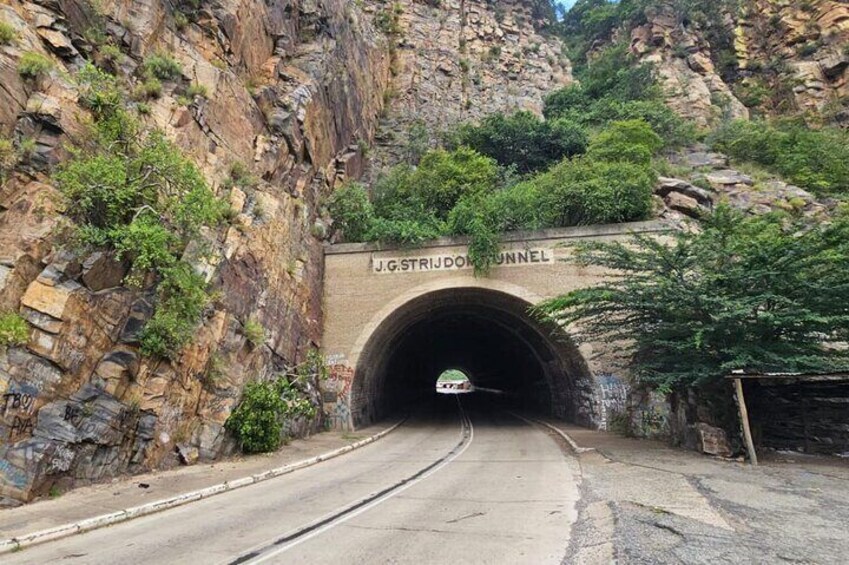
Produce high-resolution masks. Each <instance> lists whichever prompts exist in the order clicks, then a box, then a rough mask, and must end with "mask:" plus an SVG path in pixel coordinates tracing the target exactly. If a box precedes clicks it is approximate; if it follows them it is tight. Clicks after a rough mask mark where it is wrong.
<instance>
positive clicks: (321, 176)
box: [0, 0, 390, 502]
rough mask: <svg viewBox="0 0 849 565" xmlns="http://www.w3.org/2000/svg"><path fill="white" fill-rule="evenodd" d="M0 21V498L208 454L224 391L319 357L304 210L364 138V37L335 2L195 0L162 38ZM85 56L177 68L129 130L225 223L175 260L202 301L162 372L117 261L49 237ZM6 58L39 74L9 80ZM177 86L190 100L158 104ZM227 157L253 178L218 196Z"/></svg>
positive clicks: (159, 7)
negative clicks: (168, 143) (6, 320)
mask: <svg viewBox="0 0 849 565" xmlns="http://www.w3.org/2000/svg"><path fill="white" fill-rule="evenodd" d="M0 14H2V20H3V21H4V22H7V23H8V24H9V25H10V26H11V27H13V28H14V29H15V30H16V32H15V37H14V39H13V40H11V41H10V42H9V43H8V44H6V45H3V46H2V47H0V84H2V85H3V86H2V88H0V108H2V110H0V131H2V134H3V135H4V137H11V138H13V139H14V140H15V143H16V146H17V147H19V148H21V147H26V148H27V149H26V151H25V152H22V151H19V153H22V154H23V153H26V154H25V155H22V156H21V158H20V160H19V162H18V163H17V165H16V166H15V168H14V171H12V172H10V173H9V174H8V176H7V178H6V180H5V182H4V183H3V186H2V191H0V210H2V211H1V212H0V256H1V257H2V259H0V288H2V292H0V297H2V298H0V306H1V307H2V309H3V310H4V311H7V310H13V311H17V312H20V313H21V314H22V315H23V317H24V318H25V319H26V320H27V322H28V323H29V325H30V328H31V331H30V336H29V340H28V343H27V344H26V346H24V347H11V348H9V349H8V350H7V351H5V352H3V353H2V355H0V393H2V394H3V397H2V399H3V400H2V403H0V438H2V447H0V500H1V501H3V502H11V501H13V500H27V499H29V498H31V497H32V496H34V495H36V494H38V493H40V492H43V491H44V490H45V489H47V488H48V487H49V485H51V484H52V483H54V482H56V481H60V482H65V483H68V482H73V481H80V480H96V479H100V478H103V477H108V476H111V475H114V474H116V473H120V472H125V471H131V472H132V471H139V470H143V469H147V468H151V467H155V466H161V465H168V464H172V463H173V462H175V461H176V460H177V458H178V457H179V458H182V459H183V460H184V461H187V462H193V461H194V460H196V459H197V458H198V457H200V458H204V459H210V458H213V457H216V456H218V455H220V454H222V453H226V452H228V450H230V449H231V448H232V445H231V444H232V442H231V441H230V440H228V438H227V436H226V433H225V432H224V430H223V424H224V422H225V420H226V418H227V416H228V415H229V413H230V411H231V410H232V409H233V407H234V405H235V404H236V402H237V401H238V399H239V396H240V394H241V390H242V386H243V385H244V383H245V382H246V381H248V380H252V379H255V378H262V377H265V376H267V375H269V374H271V373H274V372H277V371H281V370H283V369H284V368H286V367H289V366H291V365H293V364H294V363H296V362H298V361H300V360H301V359H302V357H303V356H304V354H305V353H306V351H307V350H308V349H309V348H310V347H311V346H315V345H317V344H319V343H320V340H321V325H322V313H321V279H322V241H321V239H320V237H321V221H320V217H319V200H320V196H321V194H322V192H323V191H325V190H326V189H327V188H328V187H329V186H332V185H333V184H334V183H335V182H336V181H337V179H339V178H341V177H345V176H349V175H354V174H356V173H357V168H358V167H361V165H360V164H359V161H358V153H357V149H356V141H357V140H358V139H366V140H367V139H370V138H371V137H373V135H374V131H375V129H376V127H377V117H378V114H379V112H380V109H381V106H382V103H383V92H384V91H385V90H386V88H387V87H388V83H389V78H390V77H389V57H388V54H387V51H386V48H385V41H384V39H383V38H382V37H381V36H380V35H379V34H377V33H376V32H375V31H374V29H373V27H372V26H371V25H370V24H369V23H368V18H365V17H363V15H362V14H361V13H360V12H359V11H358V10H356V9H354V8H352V6H351V5H350V3H348V2H344V1H342V0H318V1H297V0H295V1H287V0H281V1H279V2H271V3H265V2H256V1H252V0H244V1H238V0H237V1H232V2H231V1H224V2H215V3H210V4H204V7H203V8H202V9H200V11H198V12H197V13H196V14H195V15H194V21H193V22H188V23H185V22H183V24H182V25H180V26H179V27H181V28H182V31H177V28H178V26H177V25H175V16H177V14H178V13H177V12H176V11H175V10H172V9H170V8H169V7H168V5H167V4H165V3H160V2H147V1H140V2H128V1H106V2H101V3H98V4H97V5H96V8H95V5H94V4H89V3H87V2H77V1H74V0H70V1H68V2H53V1H49V0H48V1H43V2H38V3H22V2H17V1H13V2H12V3H10V4H9V3H7V4H6V5H3V6H0ZM177 17H179V16H177ZM105 44H112V45H114V46H117V47H119V48H120V50H121V52H122V55H121V56H120V57H115V59H116V63H115V66H116V68H117V71H118V74H119V75H121V76H130V75H131V74H132V73H133V71H134V70H135V68H136V67H137V66H138V65H139V64H140V63H141V61H143V60H144V59H145V57H147V56H149V55H150V54H151V53H154V52H157V51H167V52H169V53H171V54H172V55H173V56H174V57H175V58H176V59H177V61H178V62H179V63H180V67H181V69H182V76H181V77H180V78H179V79H178V80H176V81H172V82H166V83H165V84H164V85H163V93H162V95H161V96H160V97H159V98H157V99H155V100H153V101H151V102H150V107H149V112H148V114H147V117H146V118H144V120H145V121H146V122H147V125H149V126H152V127H158V128H161V129H163V130H164V131H165V132H166V133H167V135H168V137H169V138H171V139H172V140H174V141H175V142H176V144H177V145H178V146H179V147H180V148H182V150H183V151H184V152H185V153H187V154H188V155H190V156H191V157H192V159H193V160H194V161H195V162H196V163H197V164H198V166H199V167H200V168H201V170H202V171H203V173H204V174H205V176H206V177H207V179H208V180H209V182H210V183H211V184H212V185H213V186H214V187H216V190H217V191H218V192H219V195H220V196H222V197H226V198H229V201H230V204H231V207H232V213H233V215H235V216H236V217H237V219H236V221H234V222H233V223H232V225H231V227H229V228H228V229H226V230H225V231H222V232H221V233H214V234H208V240H209V242H208V243H210V244H211V245H210V249H209V250H208V251H205V252H204V253H203V254H201V253H198V252H197V249H194V250H193V246H191V245H190V246H189V249H188V250H187V255H190V256H191V255H192V254H193V253H194V255H195V256H196V258H194V259H192V260H193V262H194V263H195V265H196V266H197V268H198V269H199V270H201V271H203V272H204V274H205V275H206V276H207V279H208V281H209V282H210V283H211V284H212V286H213V288H215V289H217V291H218V292H217V294H218V296H219V298H218V299H217V300H216V301H215V303H214V306H213V307H212V308H210V309H209V310H208V312H207V314H206V316H205V320H204V322H203V324H202V326H201V327H200V328H199V330H198V332H197V335H196V336H195V339H194V341H193V343H192V345H191V346H189V347H188V348H186V349H185V350H184V351H183V352H182V353H181V355H180V356H179V358H178V359H177V360H176V361H174V362H169V361H164V360H156V359H150V358H145V357H143V356H141V355H140V354H139V351H138V347H137V339H138V333H139V329H140V328H141V327H142V326H143V324H144V323H145V321H146V320H147V318H148V317H149V316H150V314H151V311H152V298H153V296H152V294H151V293H150V292H144V291H135V290H131V289H129V288H127V287H125V286H124V285H123V284H122V281H123V277H124V275H125V266H124V265H122V264H121V263H120V262H117V261H115V260H114V259H112V258H111V257H110V256H108V255H105V254H102V253H95V254H93V255H87V256H85V255H84V256H79V255H76V254H74V253H72V252H71V251H69V250H68V249H66V248H65V247H64V246H63V243H64V242H63V240H62V238H61V237H57V236H56V235H55V234H56V233H57V228H58V227H59V226H60V224H61V222H62V217H61V215H60V214H59V213H58V212H60V211H61V210H60V209H59V207H60V199H59V198H58V195H57V193H56V191H55V189H54V188H53V187H52V186H51V184H50V176H49V173H50V169H51V167H52V166H53V165H55V164H56V163H58V162H60V161H61V160H62V159H63V158H64V157H65V156H66V151H67V149H66V148H65V146H66V145H67V144H72V143H73V142H74V141H75V139H76V138H78V136H79V132H80V131H81V124H82V123H83V122H84V121H85V120H86V119H87V115H86V112H85V111H84V110H82V108H81V107H80V106H79V105H78V104H77V95H78V92H77V87H76V85H75V83H74V80H73V79H74V75H75V73H76V71H77V70H78V69H79V68H80V66H81V65H82V64H83V62H84V61H85V60H86V59H95V60H98V58H99V57H100V54H101V53H102V46H103V45H105ZM26 52H37V53H40V54H42V55H43V56H44V57H47V58H48V60H49V61H50V62H51V64H52V69H51V70H49V71H47V72H45V73H43V74H42V76H41V77H40V78H38V79H37V80H25V79H24V78H22V77H21V76H20V74H19V73H18V70H17V67H18V65H19V64H20V60H21V57H22V56H23V54H24V53H26ZM181 82H195V83H199V84H201V85H203V86H204V87H205V88H206V89H207V92H208V94H207V96H205V97H195V99H194V100H189V101H185V100H181V99H178V95H177V89H178V85H179V83H181ZM234 163H241V164H244V165H246V166H247V167H248V169H249V170H250V172H251V173H252V174H253V175H255V176H256V177H257V179H258V182H257V183H255V185H254V184H253V183H252V185H251V186H250V187H247V188H246V187H242V188H234V189H233V190H231V191H227V192H225V191H224V190H223V189H222V188H221V184H222V182H223V180H224V179H225V177H226V176H227V175H228V171H229V170H230V168H231V166H232V165H233V164H234ZM196 247H197V246H196ZM249 319H251V320H256V321H258V322H259V323H261V324H262V326H263V327H264V328H265V332H266V340H265V344H264V345H262V346H258V347H254V346H252V345H250V344H249V343H248V341H247V340H246V337H245V332H244V324H245V322H247V321H248V320H249ZM308 392H310V391H308ZM310 394H312V395H313V396H314V397H315V400H316V401H317V400H318V398H317V394H318V393H317V391H316V390H312V391H311V392H310ZM298 425H300V426H301V427H302V428H307V427H309V426H311V425H313V424H311V423H308V422H302V423H300V424H298ZM295 431H296V432H297V431H299V430H295Z"/></svg>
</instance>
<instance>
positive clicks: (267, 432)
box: [224, 359, 323, 453]
mask: <svg viewBox="0 0 849 565" xmlns="http://www.w3.org/2000/svg"><path fill="white" fill-rule="evenodd" d="M322 365H323V363H322ZM312 369H313V367H312V364H311V361H310V359H308V361H307V363H305V364H304V365H302V366H301V367H298V371H297V373H300V374H295V375H291V376H279V377H277V378H275V379H274V380H273V381H268V382H252V383H248V384H247V385H246V386H245V389H244V391H243V393H242V400H241V402H240V403H239V406H238V407H237V408H236V409H235V410H234V411H233V413H232V414H230V417H229V418H227V422H226V423H225V424H224V426H225V427H226V428H227V429H228V430H229V431H230V432H232V433H233V435H235V436H236V439H237V440H238V441H239V445H240V446H241V448H242V450H243V451H244V452H246V453H265V452H268V451H274V450H276V449H277V448H278V447H280V443H281V440H282V433H283V422H284V421H285V420H287V419H292V418H296V417H306V418H312V417H314V416H315V414H316V409H315V406H313V405H312V403H311V402H310V400H309V398H308V397H307V396H306V395H305V394H304V393H303V392H301V391H300V390H299V388H298V384H299V382H300V381H301V380H302V379H303V378H304V376H309V377H314V376H318V375H314V374H311V373H309V371H311V370H312ZM308 373H309V374H308Z"/></svg>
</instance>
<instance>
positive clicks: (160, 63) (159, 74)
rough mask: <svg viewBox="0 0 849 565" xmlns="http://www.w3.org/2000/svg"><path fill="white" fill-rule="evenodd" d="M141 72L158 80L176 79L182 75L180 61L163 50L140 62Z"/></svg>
mask: <svg viewBox="0 0 849 565" xmlns="http://www.w3.org/2000/svg"><path fill="white" fill-rule="evenodd" d="M142 72H143V73H144V74H145V75H146V76H148V77H156V78H158V79H159V80H177V79H179V78H180V77H181V76H182V75H183V69H182V68H181V67H180V63H178V62H177V60H176V59H174V57H172V56H171V55H169V54H168V53H166V52H164V51H157V52H156V53H154V54H152V55H150V56H148V57H147V58H146V59H145V60H144V62H143V63H142Z"/></svg>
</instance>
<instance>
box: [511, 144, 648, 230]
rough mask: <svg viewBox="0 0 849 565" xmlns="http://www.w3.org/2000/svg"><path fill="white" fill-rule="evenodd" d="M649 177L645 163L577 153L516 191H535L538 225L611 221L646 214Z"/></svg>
mask: <svg viewBox="0 0 849 565" xmlns="http://www.w3.org/2000/svg"><path fill="white" fill-rule="evenodd" d="M655 180H656V179H655V176H654V173H653V172H652V170H651V169H650V168H649V167H648V166H645V165H640V164H634V163H631V162H627V161H622V162H604V161H596V160H593V159H591V158H588V157H582V158H577V159H573V160H572V161H564V162H563V163H561V164H559V165H556V166H555V167H553V168H552V169H551V170H550V171H548V172H547V173H544V174H542V175H539V176H538V177H536V178H534V179H532V180H530V181H528V186H527V187H523V186H521V185H520V186H519V187H518V188H517V190H519V191H528V192H529V193H532V194H536V199H537V203H536V205H535V206H536V207H537V209H538V214H539V216H538V217H539V220H538V225H539V227H564V226H576V225H588V224H613V223H620V222H629V221H636V220H643V219H646V218H648V216H649V214H650V213H651V195H652V189H653V188H654V184H655Z"/></svg>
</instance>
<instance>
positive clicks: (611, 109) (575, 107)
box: [543, 46, 695, 147]
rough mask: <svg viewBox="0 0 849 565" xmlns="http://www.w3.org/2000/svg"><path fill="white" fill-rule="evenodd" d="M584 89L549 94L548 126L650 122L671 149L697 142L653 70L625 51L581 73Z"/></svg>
mask: <svg viewBox="0 0 849 565" xmlns="http://www.w3.org/2000/svg"><path fill="white" fill-rule="evenodd" d="M580 78H581V83H580V84H574V85H571V86H567V87H565V88H562V89H560V90H556V91H554V92H552V93H551V94H549V95H548V96H547V97H546V99H545V107H544V109H543V113H544V114H545V117H546V119H548V120H557V119H566V120H571V121H573V122H575V123H577V124H581V125H582V126H584V127H587V128H598V127H605V126H606V125H607V124H609V123H611V122H615V121H624V120H644V121H645V122H647V123H648V124H649V125H651V127H652V129H653V130H654V131H655V133H657V134H658V135H659V136H660V137H661V139H662V140H663V142H664V145H665V146H670V147H674V146H679V145H684V144H686V143H688V142H690V141H692V140H693V139H694V133H695V132H694V130H693V128H692V126H690V125H689V124H687V123H685V122H684V120H682V119H681V118H680V117H679V116H678V115H677V114H675V112H673V111H672V110H671V109H670V108H669V107H668V106H667V105H666V103H665V101H664V99H663V95H662V92H661V90H660V89H659V88H658V86H657V83H656V80H655V77H654V72H653V69H652V67H651V66H649V65H645V64H641V63H638V62H637V61H636V60H635V59H634V58H633V57H632V56H631V55H629V54H628V53H627V51H626V50H625V49H624V47H622V46H613V47H610V48H608V49H606V50H604V51H602V52H601V54H600V55H599V56H598V57H597V58H596V59H594V60H593V63H592V65H589V66H588V67H587V68H586V69H584V70H583V71H582V73H581V77H580Z"/></svg>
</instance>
